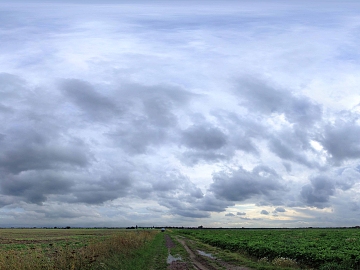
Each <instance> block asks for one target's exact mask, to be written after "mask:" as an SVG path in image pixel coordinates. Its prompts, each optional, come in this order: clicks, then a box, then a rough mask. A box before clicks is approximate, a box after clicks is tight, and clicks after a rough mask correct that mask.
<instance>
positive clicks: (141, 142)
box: [108, 84, 194, 154]
mask: <svg viewBox="0 0 360 270" xmlns="http://www.w3.org/2000/svg"><path fill="white" fill-rule="evenodd" d="M118 94H120V95H121V96H122V97H124V100H125V101H126V107H127V111H126V112H125V113H124V115H123V116H122V118H121V119H120V120H119V124H118V125H117V126H116V128H115V129H114V130H113V131H111V132H109V133H108V136H109V138H111V140H112V141H113V142H114V144H115V145H116V146H117V147H120V148H122V149H123V150H124V151H126V152H128V153H130V154H143V153H146V152H147V151H148V150H149V148H151V147H152V146H161V145H164V144H165V143H166V142H167V141H168V139H169V136H170V135H171V133H176V132H175V131H174V129H175V130H176V126H177V122H178V119H177V116H176V112H177V110H182V109H183V107H184V106H186V104H187V103H188V101H189V100H190V99H191V98H192V97H193V96H194V95H193V94H191V93H190V92H187V91H185V90H183V89H181V88H178V87H173V86H163V85H158V86H141V85H136V84H125V85H123V86H122V87H121V89H120V90H119V92H118Z"/></svg>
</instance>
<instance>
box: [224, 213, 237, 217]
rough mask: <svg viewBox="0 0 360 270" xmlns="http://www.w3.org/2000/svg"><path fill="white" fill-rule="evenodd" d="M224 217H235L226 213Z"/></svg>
mask: <svg viewBox="0 0 360 270" xmlns="http://www.w3.org/2000/svg"><path fill="white" fill-rule="evenodd" d="M225 216H226V217H235V215H234V214H233V213H226V214H225Z"/></svg>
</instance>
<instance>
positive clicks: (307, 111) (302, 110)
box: [236, 77, 322, 126]
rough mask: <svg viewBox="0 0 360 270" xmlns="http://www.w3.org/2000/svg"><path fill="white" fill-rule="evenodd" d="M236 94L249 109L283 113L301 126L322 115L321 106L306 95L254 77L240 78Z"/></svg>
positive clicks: (267, 112)
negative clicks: (294, 93) (300, 94)
mask: <svg viewBox="0 0 360 270" xmlns="http://www.w3.org/2000/svg"><path fill="white" fill-rule="evenodd" d="M236 94H237V95H238V96H239V97H240V98H241V99H243V100H241V105H242V106H244V107H246V108H248V109H249V110H250V111H254V110H255V111H257V112H262V113H264V114H272V113H277V114H284V115H285V117H286V119H287V120H288V121H289V122H291V123H297V124H300V125H302V126H309V125H312V124H313V123H314V122H316V121H318V120H320V119H321V117H322V108H321V106H320V105H318V104H316V103H314V102H313V101H311V100H310V99H308V98H307V97H304V96H295V95H293V94H292V93H291V92H290V91H288V90H287V91H286V90H283V89H279V88H278V87H274V86H271V85H269V84H268V83H267V82H265V81H262V80H259V79H256V78H254V77H250V78H242V79H241V80H240V82H239V86H238V87H237V89H236Z"/></svg>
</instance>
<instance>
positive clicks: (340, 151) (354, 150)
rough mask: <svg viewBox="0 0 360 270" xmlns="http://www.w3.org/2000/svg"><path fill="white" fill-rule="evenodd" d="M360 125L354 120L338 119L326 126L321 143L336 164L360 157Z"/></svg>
mask: <svg viewBox="0 0 360 270" xmlns="http://www.w3.org/2000/svg"><path fill="white" fill-rule="evenodd" d="M359 132H360V126H359V125H358V124H357V123H356V122H353V121H346V120H345V121H344V120H340V119H339V120H337V121H336V122H335V123H334V124H328V125H326V126H325V128H324V133H323V136H322V137H321V139H320V142H321V144H322V145H323V146H324V148H325V150H326V151H327V152H328V153H329V157H328V158H329V160H330V161H332V162H334V163H335V164H336V165H339V164H341V163H342V162H343V161H346V160H348V159H358V158H359V157H360V138H359V136H358V134H359Z"/></svg>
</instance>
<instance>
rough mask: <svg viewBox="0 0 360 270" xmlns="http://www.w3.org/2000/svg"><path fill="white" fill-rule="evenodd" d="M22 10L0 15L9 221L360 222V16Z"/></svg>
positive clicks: (240, 8) (278, 11)
mask: <svg viewBox="0 0 360 270" xmlns="http://www.w3.org/2000/svg"><path fill="white" fill-rule="evenodd" d="M20 2H21V1H18V4H16V5H12V4H0V9H1V10H2V16H0V21H1V25H2V26H3V27H2V28H0V34H1V36H2V37H4V38H2V39H1V40H0V46H1V48H2V49H1V52H0V59H1V61H0V123H1V126H0V149H1V151H0V215H1V217H2V224H3V226H14V225H17V226H23V225H24V224H28V225H32V224H34V226H36V225H38V224H39V225H42V224H50V225H51V224H54V222H55V223H58V224H64V225H66V226H67V225H79V226H82V225H88V226H96V225H99V224H100V225H103V226H108V225H109V226H112V225H114V224H115V225H116V226H133V225H134V223H135V222H136V223H137V224H141V223H143V224H146V223H151V225H156V224H164V223H167V224H173V225H181V226H198V224H199V222H198V221H199V219H201V224H203V225H205V226H209V227H212V226H214V227H215V226H219V220H218V216H221V215H222V216H224V215H228V214H229V213H230V214H233V215H235V213H236V212H234V211H232V212H231V210H233V209H241V212H237V214H236V216H238V218H235V219H233V222H234V223H233V224H234V226H239V224H237V223H235V222H239V221H240V222H241V221H242V220H246V226H249V227H251V226H256V227H259V226H273V225H274V226H284V227H286V226H295V227H298V224H299V223H297V222H302V223H301V224H306V226H311V225H313V226H337V225H339V226H342V225H347V226H352V225H355V224H356V220H355V219H354V213H356V211H358V208H359V207H358V205H359V200H358V197H359V195H358V185H359V183H358V182H359V181H358V179H359V175H360V169H359V164H360V162H359V161H360V150H359V149H360V148H359V145H360V141H359V138H358V137H359V136H358V134H359V133H360V129H359V119H360V118H359V116H360V110H359V104H360V98H359V93H358V89H359V85H360V80H359V79H358V78H359V76H358V70H359V68H358V64H357V63H358V62H359V61H358V60H359V59H360V58H359V54H358V52H357V46H356V45H357V44H359V42H360V40H359V38H358V35H357V27H356V23H355V24H354V22H356V21H357V17H356V16H355V15H354V14H355V13H354V10H355V11H356V8H357V7H355V6H354V5H352V4H349V3H345V4H343V5H341V6H339V5H327V7H326V10H327V12H326V16H324V14H323V10H322V11H319V10H320V9H319V8H315V7H317V4H313V3H301V4H299V5H296V6H293V5H290V4H289V5H287V4H286V5H280V4H279V3H278V4H277V3H273V4H271V5H270V4H269V5H267V7H266V9H264V8H263V7H264V6H263V5H261V7H262V8H259V7H260V5H258V3H256V1H255V2H250V1H249V2H248V3H241V4H240V3H235V2H233V3H231V4H229V3H228V4H227V3H221V4H220V3H215V2H212V3H211V4H210V5H209V3H205V2H196V3H189V4H190V5H191V8H189V7H186V8H184V7H182V6H181V3H180V2H174V1H172V2H171V3H170V2H169V3H165V2H164V3H161V4H157V3H154V4H152V5H144V4H142V3H136V4H133V3H130V2H122V3H115V2H114V3H113V5H110V6H109V5H93V4H89V3H85V4H82V5H80V6H79V5H73V4H69V5H61V4H56V3H53V4H49V3H48V4H28V3H27V4H26V5H24V4H21V3H20ZM74 3H75V2H74ZM29 5H30V6H31V8H29ZM205 6H206V8H205ZM309 7H314V8H309ZM264 10H266V11H265V12H264ZM335 11H336V12H335ZM89 14H91V15H89ZM139 14H140V15H139ZM179 14H180V15H181V16H179ZM239 25H242V26H244V27H242V28H241V29H240V30H239V27H238V26H239ZM294 74H296V76H294ZM316 208H317V209H316ZM328 208H329V209H330V208H331V209H332V211H333V212H331V213H330V212H328ZM263 209H273V210H272V214H279V213H284V211H286V212H288V213H295V214H294V215H295V216H294V218H293V219H292V220H286V221H285V220H283V218H284V219H285V217H284V216H283V215H281V214H279V216H278V218H277V219H276V220H266V222H265V221H264V220H262V219H256V218H249V217H248V216H251V214H249V213H260V212H261V210H263ZM299 209H301V210H299ZM301 211H303V212H301ZM354 211H355V212H354ZM246 213H247V214H246ZM304 213H305V214H306V215H302V214H304ZM325 213H326V214H325ZM325 215H327V217H328V219H325V218H324V216H325ZM304 216H306V217H304ZM220 222H221V221H220ZM66 223H69V224H66ZM70 223H71V224H70ZM280 224H281V225H280Z"/></svg>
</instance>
